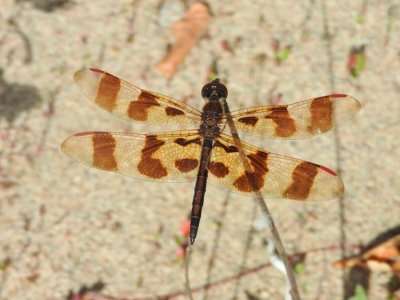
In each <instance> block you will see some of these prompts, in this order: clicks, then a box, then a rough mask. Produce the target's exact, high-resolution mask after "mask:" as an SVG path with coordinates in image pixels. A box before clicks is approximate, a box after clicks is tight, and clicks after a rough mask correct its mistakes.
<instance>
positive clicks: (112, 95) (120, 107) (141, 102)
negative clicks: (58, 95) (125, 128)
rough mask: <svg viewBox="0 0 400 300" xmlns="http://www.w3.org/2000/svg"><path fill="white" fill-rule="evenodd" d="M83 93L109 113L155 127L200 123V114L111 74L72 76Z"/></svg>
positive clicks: (96, 72) (92, 71)
mask: <svg viewBox="0 0 400 300" xmlns="http://www.w3.org/2000/svg"><path fill="white" fill-rule="evenodd" d="M74 80H75V83H76V84H77V86H78V87H79V88H80V89H81V90H82V92H83V93H84V94H85V95H86V96H87V97H88V98H89V99H90V100H91V101H93V102H94V103H95V104H97V105H98V106H100V107H101V108H103V109H104V110H106V111H108V112H110V113H111V114H113V115H115V116H117V117H120V118H123V119H127V120H131V121H138V122H147V123H150V124H156V125H181V124H182V125H194V126H195V127H198V126H199V124H200V116H201V113H200V111H198V110H196V109H195V108H192V107H190V106H189V105H187V104H185V103H183V102H181V101H177V100H175V99H173V98H170V97H167V96H163V95H159V94H157V93H153V92H150V91H146V90H143V89H140V88H138V87H136V86H134V85H132V84H130V83H129V82H126V81H124V80H122V79H120V78H118V77H116V76H114V75H112V74H110V73H107V72H104V71H101V70H98V69H93V68H91V69H82V70H79V71H78V72H76V73H75V74H74Z"/></svg>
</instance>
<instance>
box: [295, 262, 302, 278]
mask: <svg viewBox="0 0 400 300" xmlns="http://www.w3.org/2000/svg"><path fill="white" fill-rule="evenodd" d="M294 272H295V273H296V275H300V274H301V273H303V272H304V264H302V263H298V264H296V265H295V267H294Z"/></svg>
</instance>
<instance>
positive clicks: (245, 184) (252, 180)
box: [233, 172, 264, 193]
mask: <svg viewBox="0 0 400 300" xmlns="http://www.w3.org/2000/svg"><path fill="white" fill-rule="evenodd" d="M233 185H234V186H235V187H236V188H237V189H238V190H239V191H241V192H245V193H250V192H254V191H259V190H260V189H261V188H262V187H263V186H264V178H263V177H262V176H260V175H258V174H257V173H248V172H246V173H245V174H243V175H242V176H240V177H239V178H238V179H236V180H235V182H234V183H233Z"/></svg>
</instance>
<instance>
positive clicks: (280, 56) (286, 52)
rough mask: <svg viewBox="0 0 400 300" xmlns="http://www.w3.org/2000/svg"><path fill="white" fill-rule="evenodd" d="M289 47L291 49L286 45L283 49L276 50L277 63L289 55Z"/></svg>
mask: <svg viewBox="0 0 400 300" xmlns="http://www.w3.org/2000/svg"><path fill="white" fill-rule="evenodd" d="M291 49H292V47H291V46H287V47H285V49H283V50H280V51H278V52H276V54H275V59H276V61H277V62H278V63H279V64H281V63H283V62H284V61H285V60H286V59H287V58H288V57H289V54H290V52H291Z"/></svg>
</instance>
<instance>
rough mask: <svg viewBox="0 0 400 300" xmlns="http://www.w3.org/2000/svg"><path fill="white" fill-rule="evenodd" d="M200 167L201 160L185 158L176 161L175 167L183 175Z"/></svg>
mask: <svg viewBox="0 0 400 300" xmlns="http://www.w3.org/2000/svg"><path fill="white" fill-rule="evenodd" d="M198 165H199V160H198V159H194V158H183V159H178V160H176V161H175V167H176V168H177V169H178V170H179V171H181V172H183V173H187V172H190V171H193V170H194V169H196V168H197V166H198Z"/></svg>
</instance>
